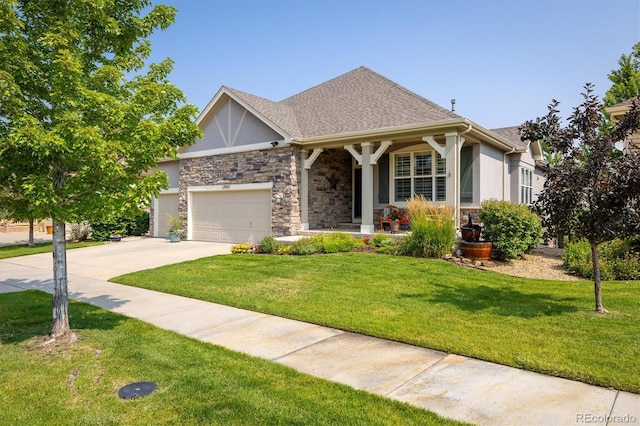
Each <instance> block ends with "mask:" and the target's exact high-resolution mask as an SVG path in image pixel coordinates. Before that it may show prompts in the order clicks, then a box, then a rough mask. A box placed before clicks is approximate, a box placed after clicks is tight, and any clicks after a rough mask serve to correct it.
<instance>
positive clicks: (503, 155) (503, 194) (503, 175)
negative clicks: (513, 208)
mask: <svg viewBox="0 0 640 426" xmlns="http://www.w3.org/2000/svg"><path fill="white" fill-rule="evenodd" d="M514 152H516V148H515V147H513V148H511V151H510V152H506V151H505V152H504V153H503V154H502V201H506V200H505V198H504V197H505V194H506V192H507V191H505V188H504V186H505V185H506V183H507V179H506V178H505V167H506V163H507V155H511V154H513V153H514Z"/></svg>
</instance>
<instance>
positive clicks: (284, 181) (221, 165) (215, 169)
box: [178, 147, 301, 236]
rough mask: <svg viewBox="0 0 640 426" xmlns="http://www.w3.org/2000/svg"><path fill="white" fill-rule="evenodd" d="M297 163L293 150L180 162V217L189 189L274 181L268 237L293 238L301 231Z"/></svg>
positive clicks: (219, 156) (274, 150) (210, 157)
mask: <svg viewBox="0 0 640 426" xmlns="http://www.w3.org/2000/svg"><path fill="white" fill-rule="evenodd" d="M300 163H301V154H300V150H298V149H296V148H293V147H283V148H274V149H268V150H260V151H251V152H242V153H234V154H224V155H215V156H208V157H200V158H189V159H182V160H180V195H179V201H178V202H179V211H180V214H181V215H183V214H184V215H186V214H187V208H188V207H187V187H189V186H208V185H219V184H220V183H221V182H224V183H229V184H231V185H234V184H236V185H237V184H248V183H267V182H273V188H272V190H271V197H272V198H271V200H272V202H271V203H272V204H271V209H272V212H271V216H272V219H271V234H272V235H273V236H285V235H293V234H295V231H297V230H298V229H300V195H299V194H300V192H299V190H298V182H299V181H300V174H299V172H298V171H299V169H300ZM184 231H185V232H186V224H185V229H184Z"/></svg>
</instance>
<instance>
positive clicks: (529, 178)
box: [520, 168, 533, 204]
mask: <svg viewBox="0 0 640 426" xmlns="http://www.w3.org/2000/svg"><path fill="white" fill-rule="evenodd" d="M520 202H521V203H522V204H531V203H532V202H533V171H532V170H529V169H523V168H521V169H520Z"/></svg>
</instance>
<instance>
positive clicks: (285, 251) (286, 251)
mask: <svg viewBox="0 0 640 426" xmlns="http://www.w3.org/2000/svg"><path fill="white" fill-rule="evenodd" d="M277 253H278V254H289V253H291V246H285V245H281V246H280V247H278V252H277Z"/></svg>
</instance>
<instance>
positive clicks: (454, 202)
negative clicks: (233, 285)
mask: <svg viewBox="0 0 640 426" xmlns="http://www.w3.org/2000/svg"><path fill="white" fill-rule="evenodd" d="M464 133H465V131H463V132H458V131H455V132H447V133H439V134H417V135H414V136H407V135H404V136H403V137H402V138H398V139H389V140H379V141H376V142H359V143H342V144H340V145H338V146H336V144H335V142H333V145H330V146H326V147H316V148H313V149H306V148H303V149H302V150H301V151H302V162H301V168H300V169H301V175H300V195H301V198H300V221H301V230H300V232H299V233H306V232H314V231H315V232H321V231H326V230H335V229H336V228H338V226H339V224H349V226H350V227H351V228H352V229H351V232H354V233H358V234H361V235H371V234H373V233H374V232H376V231H379V230H380V228H381V226H382V223H381V218H382V217H384V212H383V210H384V208H385V207H388V206H389V205H394V206H396V207H398V208H403V207H404V205H405V203H406V200H407V199H409V198H411V197H413V196H414V195H416V194H421V195H424V196H425V198H426V199H427V200H429V201H433V202H436V203H442V204H448V205H450V206H452V207H453V208H454V216H455V217H454V219H455V220H456V223H459V222H460V220H461V216H460V213H461V212H460V206H461V172H465V171H466V172H467V175H469V176H471V175H472V160H469V161H467V162H465V163H464V164H463V169H464V170H461V164H460V161H461V151H462V148H463V146H468V147H470V146H471V145H470V142H467V143H466V145H465V138H464V137H463V136H462V135H463V134H464ZM466 151H467V152H471V150H470V149H467V150H466ZM471 185H472V181H471V179H469V186H471ZM463 186H464V184H463ZM463 190H464V191H465V193H467V192H472V191H473V188H472V187H468V188H467V187H464V188H463ZM341 227H342V226H341Z"/></svg>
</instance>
